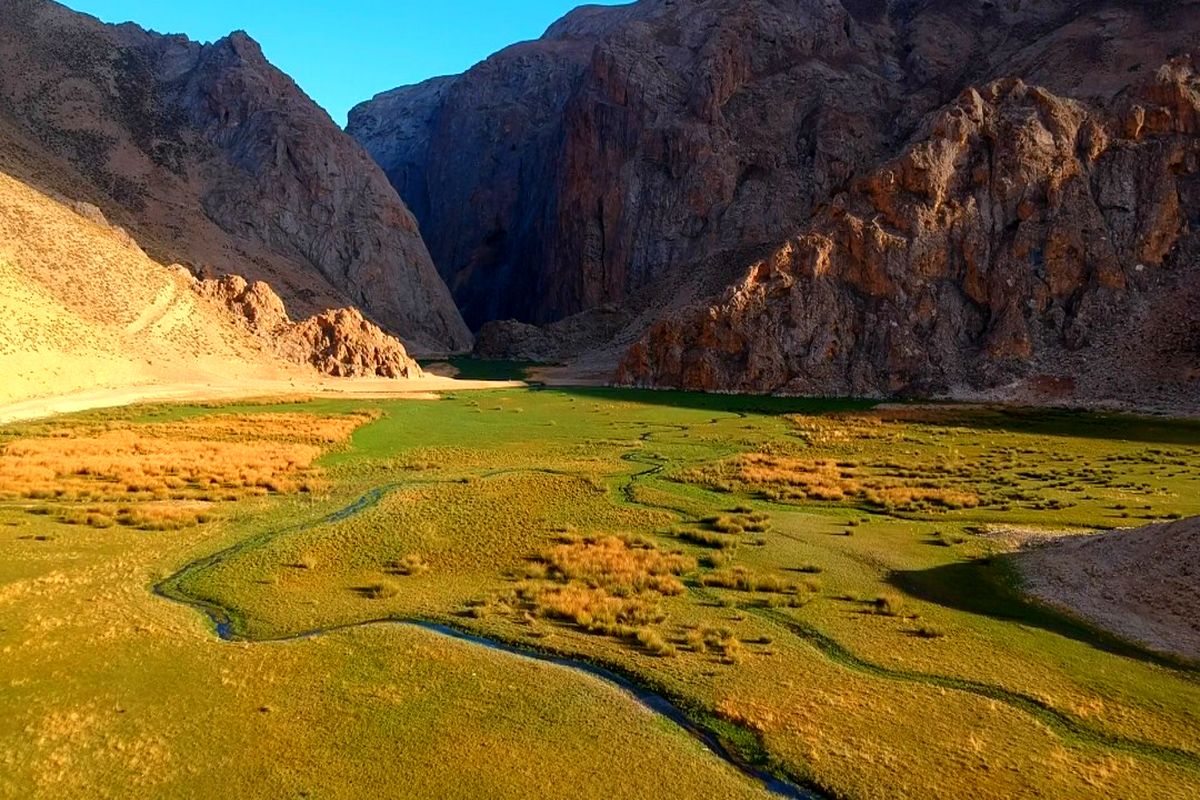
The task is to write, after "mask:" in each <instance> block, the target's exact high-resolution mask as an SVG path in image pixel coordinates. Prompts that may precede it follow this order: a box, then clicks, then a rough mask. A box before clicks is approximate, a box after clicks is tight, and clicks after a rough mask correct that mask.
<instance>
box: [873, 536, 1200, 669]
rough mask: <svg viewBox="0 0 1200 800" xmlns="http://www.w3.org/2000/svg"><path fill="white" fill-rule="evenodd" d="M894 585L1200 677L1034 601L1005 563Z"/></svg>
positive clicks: (970, 564) (1179, 661)
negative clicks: (1022, 591) (1022, 588)
mask: <svg viewBox="0 0 1200 800" xmlns="http://www.w3.org/2000/svg"><path fill="white" fill-rule="evenodd" d="M888 583H890V584H891V585H892V586H894V587H896V588H897V589H900V590H901V591H903V592H905V593H907V594H909V595H911V596H913V597H916V598H918V599H920V600H924V601H926V602H930V603H936V604H937V605H940V606H945V607H947V608H953V609H955V610H957V611H965V612H967V613H969V614H979V615H981V616H985V617H990V618H992V619H997V620H1003V621H1006V622H1016V623H1018V624H1022V625H1028V626H1031V627H1035V628H1041V629H1042V630H1044V631H1048V632H1050V633H1054V634H1057V635H1059V636H1064V637H1066V638H1068V639H1073V640H1075V641H1077V642H1082V643H1083V644H1086V645H1089V646H1090V647H1094V648H1096V649H1097V650H1102V651H1104V652H1106V653H1111V654H1113V655H1118V656H1122V657H1124V658H1131V659H1136V660H1138V661H1143V662H1146V663H1150V664H1154V665H1156V666H1160V667H1168V668H1170V669H1175V670H1181V671H1183V672H1187V673H1190V674H1191V675H1192V676H1193V677H1200V664H1195V663H1192V662H1190V661H1188V660H1186V659H1183V658H1177V657H1174V656H1170V655H1166V654H1161V653H1156V652H1154V651H1151V650H1148V649H1146V648H1144V647H1141V646H1139V645H1137V644H1134V643H1132V642H1128V641H1126V640H1124V639H1121V638H1120V637H1117V636H1114V635H1112V634H1110V633H1108V632H1106V631H1103V630H1100V629H1098V628H1095V627H1092V626H1091V625H1088V624H1087V623H1085V622H1082V621H1079V620H1076V619H1073V618H1071V617H1069V616H1067V615H1065V614H1061V613H1058V612H1056V611H1054V610H1053V609H1050V608H1048V607H1046V606H1043V605H1041V604H1039V603H1036V602H1033V601H1031V600H1030V599H1028V598H1027V597H1026V596H1025V595H1024V594H1022V593H1021V591H1020V589H1019V588H1018V578H1017V574H1016V570H1015V568H1014V567H1013V565H1012V564H1011V562H1009V561H1008V560H1007V559H1005V558H994V559H978V560H975V561H966V562H960V563H955V564H947V565H945V566H941V567H934V568H932V569H926V570H913V571H907V572H904V571H902V572H893V573H892V574H891V575H890V576H889V577H888Z"/></svg>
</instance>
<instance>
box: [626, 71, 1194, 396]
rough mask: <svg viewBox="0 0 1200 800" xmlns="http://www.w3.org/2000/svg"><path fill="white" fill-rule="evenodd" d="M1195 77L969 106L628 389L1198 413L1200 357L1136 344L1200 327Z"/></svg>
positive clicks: (938, 123)
mask: <svg viewBox="0 0 1200 800" xmlns="http://www.w3.org/2000/svg"><path fill="white" fill-rule="evenodd" d="M1196 66H1197V65H1196V63H1195V62H1194V61H1193V60H1192V59H1191V58H1177V59H1174V60H1172V61H1170V62H1169V63H1167V64H1166V65H1164V66H1163V67H1162V68H1161V69H1160V70H1158V72H1157V74H1156V75H1155V76H1154V77H1153V78H1152V79H1150V80H1149V81H1148V82H1147V83H1146V84H1144V85H1142V86H1139V87H1136V88H1134V89H1132V90H1130V91H1129V92H1126V93H1123V94H1122V95H1120V96H1118V97H1117V98H1115V99H1113V100H1112V101H1111V102H1110V103H1107V104H1103V105H1099V106H1091V105H1088V104H1085V103H1083V102H1079V101H1074V100H1069V99H1065V98H1062V97H1058V96H1056V95H1054V94H1052V93H1050V92H1049V91H1047V90H1045V89H1042V88H1038V87H1033V86H1029V85H1027V84H1025V83H1024V82H1022V81H1020V80H1016V79H1008V80H1002V81H997V82H993V83H990V84H988V85H986V86H983V87H981V88H980V89H978V90H977V89H974V88H971V89H967V90H966V91H964V92H963V93H962V95H961V96H960V97H959V98H958V99H957V100H956V101H955V102H954V103H952V104H951V105H949V106H948V107H947V108H945V109H944V110H942V111H940V112H939V113H937V114H935V115H933V116H932V117H931V118H930V119H929V120H928V121H927V123H926V124H925V125H924V126H923V128H922V130H921V131H920V132H919V134H918V135H917V136H916V137H915V139H914V141H913V143H911V144H910V145H909V146H908V148H907V149H906V150H905V151H904V153H903V155H901V156H900V157H899V158H896V159H894V160H892V161H889V162H886V163H885V164H883V165H882V166H880V167H879V168H877V169H876V170H874V171H872V172H870V173H869V174H867V175H864V176H863V177H862V178H861V179H859V180H857V181H855V183H854V184H853V186H852V187H851V190H850V191H848V192H847V193H845V194H842V195H839V196H837V197H836V198H835V199H834V200H833V202H831V203H830V204H828V205H827V206H826V207H823V208H822V209H820V210H819V211H818V213H817V214H816V215H815V216H814V219H813V221H812V223H811V224H810V225H808V226H806V229H805V230H804V231H803V232H802V233H800V234H798V235H796V236H794V237H792V238H791V239H789V240H788V241H787V242H786V243H785V244H784V245H783V246H781V247H780V248H778V249H777V250H776V251H775V252H774V253H773V254H772V255H771V256H770V257H769V258H766V259H764V260H762V261H760V262H758V263H756V264H754V265H753V266H752V267H751V268H750V269H749V271H748V273H747V274H746V275H745V277H744V278H743V279H742V280H741V281H740V282H738V283H737V284H735V285H734V286H732V287H731V288H730V289H729V290H728V291H727V292H726V293H725V295H724V296H723V297H721V298H720V299H719V300H717V301H715V302H713V303H711V304H708V305H704V306H701V307H699V308H697V309H694V310H692V311H689V312H686V313H683V314H679V315H675V316H672V317H669V318H667V319H664V320H663V321H662V322H660V323H658V324H657V325H655V326H654V327H653V328H652V329H651V331H650V332H649V333H648V335H647V336H646V337H645V338H644V339H643V341H642V342H640V343H639V344H637V345H635V346H634V347H633V348H632V350H631V351H630V352H629V354H628V356H627V357H626V358H625V360H624V362H623V363H622V365H621V368H620V372H619V380H620V381H621V382H624V383H636V384H648V385H668V386H679V387H687V388H697V389H721V390H736V391H754V392H784V393H796V394H814V393H815V394H860V395H861V394H867V395H889V394H896V393H900V394H912V395H930V394H951V395H954V394H957V395H962V394H964V393H970V392H972V391H979V390H984V389H988V388H993V387H1003V386H1006V385H1009V384H1012V383H1013V382H1014V381H1027V382H1029V383H1030V384H1031V386H1033V385H1037V384H1039V383H1040V384H1041V385H1058V386H1060V387H1065V388H1064V390H1063V391H1064V393H1066V394H1068V395H1080V394H1083V395H1085V396H1090V397H1092V398H1093V399H1098V400H1103V399H1115V398H1124V399H1127V400H1132V401H1136V400H1137V398H1138V397H1139V396H1141V397H1143V398H1147V397H1153V396H1154V395H1155V393H1156V392H1158V391H1159V390H1161V391H1162V392H1164V393H1165V394H1166V395H1169V394H1170V393H1171V391H1172V390H1174V391H1175V392H1176V393H1178V394H1186V393H1187V392H1189V390H1190V391H1191V392H1192V394H1193V397H1194V396H1195V393H1196V390H1197V389H1200V386H1197V384H1196V383H1195V369H1194V368H1195V366H1196V361H1195V356H1196V353H1197V349H1198V348H1197V347H1196V345H1197V344H1200V342H1193V343H1192V344H1191V345H1190V346H1189V345H1188V343H1187V342H1184V341H1177V342H1176V349H1175V350H1174V352H1173V353H1172V352H1166V353H1153V354H1152V349H1153V348H1155V347H1156V346H1157V345H1158V344H1160V343H1162V339H1161V338H1157V337H1156V338H1153V339H1146V338H1145V332H1146V331H1149V330H1152V329H1156V328H1158V329H1161V328H1163V327H1171V328H1174V329H1176V330H1177V331H1180V332H1183V331H1187V330H1192V331H1193V332H1194V331H1195V329H1196V322H1197V320H1198V319H1200V313H1198V312H1197V311H1196V308H1195V305H1194V303H1192V302H1190V301H1189V300H1188V296H1189V295H1194V294H1195V287H1196V286H1197V285H1200V283H1198V282H1200V263H1198V262H1197V259H1196V251H1197V242H1196V240H1195V239H1196V233H1197V230H1196V222H1197V214H1198V212H1200V136H1198V134H1200V127H1198V124H1197V123H1198V121H1200V79H1198V78H1197V72H1196ZM1184 336H1185V338H1186V336H1187V334H1184ZM1176 338H1177V339H1178V336H1177V337H1176ZM1152 373H1153V374H1152ZM1069 384H1070V385H1069ZM1075 384H1077V385H1075Z"/></svg>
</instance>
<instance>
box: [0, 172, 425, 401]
mask: <svg viewBox="0 0 1200 800" xmlns="http://www.w3.org/2000/svg"><path fill="white" fill-rule="evenodd" d="M421 374H422V373H421V368H420V367H419V366H418V365H417V364H416V362H415V361H413V360H412V359H411V358H409V356H408V354H407V352H406V351H405V348H404V346H403V345H402V344H401V343H400V342H399V341H398V340H397V339H396V338H395V337H392V336H388V335H387V334H385V333H384V332H383V331H382V330H380V329H379V327H378V326H376V325H374V324H373V323H371V322H369V321H367V320H365V319H364V318H363V316H362V314H360V313H359V312H358V311H357V310H354V309H346V308H342V309H335V310H331V311H324V312H321V313H320V314H317V315H314V316H311V317H309V318H308V319H305V320H302V321H300V322H293V321H292V320H291V318H290V317H289V315H288V313H287V311H286V309H285V308H284V303H283V301H282V300H281V299H280V298H279V296H278V295H277V294H275V292H274V291H273V290H272V289H271V287H269V286H268V285H267V284H265V283H262V282H256V283H254V284H248V283H247V282H246V281H245V280H243V279H242V278H239V277H237V276H226V277H224V278H221V279H218V280H204V281H198V280H196V278H195V277H194V276H193V275H192V274H191V272H190V271H189V270H187V269H186V268H185V267H182V266H180V265H171V266H164V265H162V264H159V263H156V262H155V261H154V260H153V259H151V258H150V257H148V256H147V255H146V253H145V252H143V251H142V249H141V248H140V247H139V246H138V243H137V242H136V241H135V240H134V238H133V237H132V236H131V235H130V234H129V233H128V232H127V231H125V230H124V229H123V228H120V227H117V226H113V225H112V224H110V223H109V222H108V220H107V219H106V218H105V216H104V214H103V212H101V211H100V209H99V208H97V207H96V206H94V205H91V204H88V203H83V202H74V203H71V204H66V203H63V202H59V201H56V200H55V199H53V198H51V197H48V196H47V195H45V194H44V193H42V192H39V191H37V190H36V189H34V188H32V187H30V186H28V185H26V184H24V183H22V182H21V181H18V180H16V179H15V178H12V177H10V176H8V175H4V174H3V173H0V375H3V376H4V380H3V381H2V382H0V402H2V403H9V402H14V401H25V400H29V399H32V398H38V397H46V396H52V395H67V394H71V393H74V392H79V391H85V392H87V391H105V390H125V389H131V388H132V387H148V386H174V387H183V386H197V385H217V386H225V387H228V386H240V385H245V384H246V383H253V382H255V381H277V382H280V383H282V384H283V385H285V386H286V385H291V386H296V385H298V384H299V385H312V384H314V383H315V382H316V381H319V380H320V379H321V376H334V377H385V378H416V377H420V376H421Z"/></svg>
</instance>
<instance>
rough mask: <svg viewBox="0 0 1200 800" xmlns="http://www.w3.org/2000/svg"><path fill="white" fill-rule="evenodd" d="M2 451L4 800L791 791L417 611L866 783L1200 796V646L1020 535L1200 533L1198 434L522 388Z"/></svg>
mask: <svg viewBox="0 0 1200 800" xmlns="http://www.w3.org/2000/svg"><path fill="white" fill-rule="evenodd" d="M0 445H2V446H3V451H2V452H0V495H2V496H3V498H4V499H3V500H2V501H0V651H2V652H3V653H4V656H5V657H4V659H3V662H2V663H0V706H2V707H3V708H4V709H5V712H6V713H5V714H4V715H3V719H2V720H0V744H2V745H3V747H2V750H3V753H4V755H3V756H0V758H3V760H4V764H3V770H0V774H2V775H3V776H4V777H2V778H0V794H3V795H4V796H12V797H25V796H30V795H40V796H47V797H49V796H61V795H62V794H63V793H65V792H68V791H70V792H74V793H76V794H83V795H85V796H86V795H105V794H123V793H128V792H130V791H132V790H134V789H135V788H141V789H144V790H146V791H149V792H151V793H153V794H155V795H158V796H184V795H186V796H192V797H196V796H200V797H204V796H214V795H216V794H218V793H221V792H226V793H227V792H228V791H229V790H230V788H231V787H232V788H233V789H234V790H236V792H237V794H238V796H242V795H250V794H254V793H256V792H262V791H263V790H264V786H266V785H269V786H270V787H271V789H270V790H269V793H270V794H272V795H280V794H282V795H296V794H301V793H303V792H307V793H308V794H309V796H322V797H325V796H349V795H356V794H361V793H362V792H364V791H370V790H375V789H378V788H379V787H390V788H389V791H392V792H394V793H402V794H404V796H411V797H559V796H571V797H597V798H599V797H647V796H662V795H667V794H671V795H676V796H680V797H740V796H747V797H752V796H765V791H764V789H763V788H762V786H761V785H760V784H758V783H756V782H755V781H753V780H751V779H749V778H747V777H745V776H744V775H742V774H740V773H739V772H738V771H737V770H735V769H734V768H733V767H731V766H730V765H728V764H727V763H725V762H723V761H722V760H721V759H719V758H717V757H716V756H715V755H713V754H712V753H710V752H708V751H706V750H705V749H704V748H703V747H702V746H701V745H700V744H699V743H697V742H696V741H695V740H694V739H693V738H691V737H689V736H688V735H687V733H685V732H684V731H683V730H682V729H681V728H680V727H678V726H677V725H675V724H673V723H671V722H670V721H669V720H666V719H665V718H662V717H659V716H656V715H654V714H652V713H650V712H649V711H647V710H646V709H644V708H643V707H641V706H640V705H639V704H638V703H637V702H636V701H635V700H634V699H633V698H632V697H631V696H629V695H628V694H627V693H624V692H622V691H621V690H619V689H618V688H614V687H613V686H611V685H609V684H606V683H605V682H603V681H601V680H597V679H595V678H592V677H589V676H587V675H584V674H581V673H580V672H578V671H575V670H572V669H568V668H564V667H561V666H555V665H552V664H547V663H539V662H534V661H530V660H528V659H524V658H521V657H520V656H514V655H511V654H507V653H503V652H498V651H494V650H490V649H488V648H484V647H480V646H479V645H478V644H474V643H471V642H463V641H456V640H453V639H450V638H447V637H444V636H440V635H438V634H436V633H432V632H429V631H423V630H420V629H415V628H411V627H404V626H397V625H378V624H370V625H363V626H359V627H355V625H356V624H357V623H369V622H372V621H377V620H389V619H390V620H423V621H431V622H438V623H443V624H446V625H449V626H451V627H453V628H455V629H458V630H463V631H467V632H470V633H473V634H477V635H480V636H484V637H487V638H490V639H492V640H495V641H499V642H505V643H510V644H514V645H518V646H520V647H524V648H528V649H530V650H536V651H540V652H546V653H553V654H557V655H561V656H565V657H567V658H569V659H575V660H578V661H580V662H587V663H591V664H597V665H602V666H604V667H607V668H609V669H611V670H613V671H614V672H616V673H619V674H620V675H623V676H625V677H627V678H630V679H632V680H633V681H634V682H635V683H637V684H639V685H640V686H644V687H649V688H652V689H654V690H655V691H657V692H659V693H660V694H662V695H664V696H666V697H669V698H670V699H671V700H672V701H673V702H674V703H675V704H676V705H677V706H679V707H682V708H684V709H686V710H687V713H688V715H689V716H690V717H691V719H692V720H693V721H694V722H696V723H697V724H699V725H700V726H702V727H703V728H705V729H707V730H711V731H715V732H716V733H718V734H719V735H721V736H722V738H723V739H724V741H725V744H726V745H727V746H728V747H729V748H731V749H732V750H734V751H736V753H737V754H738V755H739V757H740V758H741V759H742V760H744V761H749V762H754V763H756V764H757V765H759V766H760V767H762V768H764V769H768V770H772V771H774V772H776V773H777V774H780V775H782V776H785V777H787V778H788V779H790V780H791V781H793V782H795V783H800V784H805V785H808V786H811V787H815V788H816V789H818V790H819V791H820V792H821V793H823V794H824V795H826V796H830V797H848V798H892V797H899V796H903V797H913V798H961V797H966V796H970V797H980V798H1007V797H1018V796H1039V797H1062V798H1068V797H1069V798H1078V797H1083V798H1086V797H1096V798H1101V797H1105V798H1107V797H1123V798H1139V797H1145V798H1152V797H1153V798H1162V797H1168V798H1176V797H1177V798H1186V797H1193V796H1195V795H1196V793H1197V792H1198V791H1200V672H1198V671H1197V669H1196V667H1195V665H1192V664H1188V663H1183V662H1181V661H1179V660H1178V659H1176V658H1174V657H1172V656H1171V655H1170V654H1163V653H1152V652H1148V651H1146V650H1144V649H1142V648H1140V647H1137V646H1135V645H1132V644H1129V643H1126V642H1124V641H1121V640H1119V639H1117V638H1115V637H1112V636H1109V635H1106V634H1104V633H1102V632H1100V631H1097V630H1095V629H1092V628H1090V627H1088V626H1087V625H1084V624H1082V623H1080V622H1077V621H1074V620H1071V619H1069V618H1066V617H1064V616H1062V615H1060V614H1058V613H1055V612H1052V611H1050V610H1048V609H1045V608H1043V607H1040V606H1037V605H1034V604H1032V603H1030V602H1029V601H1027V600H1025V599H1024V598H1023V596H1022V595H1021V593H1020V591H1019V579H1018V577H1017V576H1016V574H1015V572H1014V570H1013V567H1012V564H1011V562H1010V560H1009V558H1008V556H1007V555H1006V552H1007V550H1008V549H1009V546H1008V544H1007V543H1006V542H1007V539H1006V537H1005V536H1004V531H1005V530H1013V529H1020V530H1023V531H1024V530H1028V529H1036V530H1045V531H1056V532H1061V531H1082V530H1094V529H1096V528H1101V527H1105V528H1118V527H1132V526H1136V525H1142V524H1145V523H1146V522H1150V521H1155V520H1165V519H1172V518H1178V517H1181V516H1193V515H1197V514H1200V469H1198V467H1200V425H1198V424H1197V423H1195V422H1189V421H1168V420H1158V419H1137V418H1132V417H1122V416H1115V415H1089V414H1078V413H1067V412H1053V411H1050V412H1047V411H1045V410H1039V411H1024V410H1019V409H1012V410H998V409H989V408H977V407H962V406H899V407H881V408H872V407H871V406H870V404H863V403H852V402H835V401H802V400H781V399H762V398H732V397H716V396H700V395H686V394H674V393H643V392H626V391H616V390H602V389H575V390H569V389H514V390H504V391H494V392H466V391H464V392H458V393H455V394H451V395H447V396H445V397H443V398H442V399H431V400H404V401H393V400H369V399H320V400H314V401H309V402H300V403H286V404H278V405H238V406H182V405H176V406H159V407H148V408H131V409H124V410H117V411H108V412H91V413H88V414H83V415H77V416H74V417H67V418H62V419H59V420H55V421H53V422H44V423H26V424H23V425H15V426H9V427H8V428H5V429H3V432H2V434H0ZM172 454H175V456H172ZM156 592H157V593H156ZM201 612H204V613H201ZM215 624H219V632H220V633H221V634H222V635H223V636H225V637H226V638H228V639H230V640H231V641H221V640H220V639H218V638H217V636H216V635H215V634H216V633H217V632H218V631H216V630H214V626H215ZM347 626H350V627H347ZM308 633H315V634H317V635H313V636H307V637H305V636H302V635H303V634H308ZM297 637H301V638H297ZM276 789H278V791H276Z"/></svg>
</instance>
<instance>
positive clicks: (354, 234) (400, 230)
mask: <svg viewBox="0 0 1200 800" xmlns="http://www.w3.org/2000/svg"><path fill="white" fill-rule="evenodd" d="M4 12H5V13H4V14H3V15H0V49H2V51H3V52H4V54H5V69H4V70H3V72H2V74H0V118H3V120H4V124H3V125H0V136H4V140H5V144H6V148H5V149H6V150H7V151H8V152H7V154H6V157H5V158H4V159H3V162H4V163H3V164H0V166H3V167H4V168H5V169H8V170H11V171H14V172H17V173H20V174H21V176H22V177H25V178H28V179H32V180H34V181H35V182H37V183H38V184H39V185H42V186H44V187H46V188H48V189H51V190H53V191H55V192H57V193H59V194H63V195H66V196H70V197H75V198H78V199H84V200H88V201H90V202H94V203H95V204H96V205H98V206H100V207H101V208H103V209H104V211H105V213H106V214H108V216H109V217H110V218H113V219H114V220H116V221H118V222H120V224H122V225H124V226H125V227H126V228H128V229H129V230H130V231H131V232H132V233H133V234H134V236H135V237H136V238H137V239H138V241H139V242H140V243H142V244H143V246H144V247H145V248H146V249H147V250H148V251H149V252H150V253H151V254H152V255H154V256H155V257H156V258H159V259H160V260H164V261H181V262H187V263H190V264H191V265H193V267H195V268H197V269H198V270H202V271H203V270H211V271H213V272H216V273H222V274H225V273H246V274H249V275H250V276H251V277H256V278H264V279H267V280H269V281H270V282H271V283H272V284H273V285H275V286H276V287H277V288H279V290H280V291H281V293H282V294H283V296H284V298H285V300H287V301H288V303H289V305H291V306H294V307H296V308H297V309H298V310H300V311H302V312H304V313H311V312H318V311H321V310H325V309H328V308H332V307H336V306H341V305H346V304H355V305H359V306H361V307H362V308H363V309H364V310H366V311H367V312H368V313H369V314H370V315H371V316H373V317H374V318H375V319H376V320H378V321H379V322H381V323H382V324H384V325H385V326H386V327H388V328H389V329H390V330H392V331H394V332H395V333H397V334H399V335H402V336H403V337H405V338H406V339H407V340H408V341H409V342H410V344H411V345H412V346H414V347H415V348H416V349H418V350H422V351H443V352H444V351H452V350H463V349H467V348H469V347H470V344H471V337H470V333H469V331H468V330H467V328H466V326H465V325H464V324H463V322H462V319H461V317H460V315H459V313H458V311H457V309H456V308H455V306H454V303H453V301H452V298H451V297H450V295H449V293H448V291H447V290H446V287H445V285H444V284H443V282H442V281H441V280H440V278H439V277H438V275H437V272H436V270H435V269H434V267H433V264H432V261H431V260H430V258H429V254H428V251H427V250H426V248H425V245H424V243H423V242H422V240H421V237H420V234H419V232H418V230H417V225H416V221H415V219H414V218H413V216H412V215H411V214H410V213H409V212H408V210H407V209H406V208H405V206H404V205H403V203H402V202H401V201H400V199H399V197H398V196H397V194H396V192H395V190H394V189H393V188H392V187H391V186H390V185H389V183H388V181H387V179H386V176H384V175H383V173H382V172H381V170H379V168H378V166H377V165H376V164H375V163H374V162H373V161H372V160H371V158H370V157H368V156H367V155H366V153H364V152H363V150H362V149H361V147H359V146H358V145H357V144H356V143H355V142H354V141H353V140H352V139H350V138H349V137H348V136H346V135H345V134H344V133H342V131H340V130H339V129H338V128H337V126H336V125H334V124H333V122H332V120H330V119H329V117H328V115H327V114H325V112H324V111H322V110H321V109H320V108H318V107H317V106H316V105H315V104H314V103H313V102H312V101H311V100H310V99H309V98H308V97H307V96H306V95H304V93H303V92H302V91H301V90H300V89H299V88H298V87H297V86H296V85H295V84H294V83H293V82H292V81H291V80H290V79H289V78H288V77H287V76H285V75H284V74H283V73H281V72H279V71H278V70H276V69H275V68H274V67H272V66H271V65H270V64H269V63H268V62H267V61H266V59H265V58H264V57H263V54H262V52H261V50H260V49H259V47H258V45H257V44H255V43H254V42H253V41H252V40H251V39H250V38H249V37H247V36H246V35H245V34H241V33H235V34H233V35H231V36H229V37H227V38H225V39H222V40H220V41H218V42H215V43H213V44H211V45H201V44H197V43H195V42H191V41H189V40H187V39H185V38H183V37H179V36H160V35H158V34H154V33H149V32H146V31H143V30H142V29H140V28H137V27H136V26H133V25H122V26H108V25H103V24H101V23H99V22H97V21H95V20H93V19H91V18H89V17H85V16H83V15H79V14H75V13H73V12H71V11H69V10H67V9H65V8H63V7H61V6H58V5H56V4H54V3H50V2H47V0H9V1H8V2H6V3H5V4H4Z"/></svg>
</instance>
